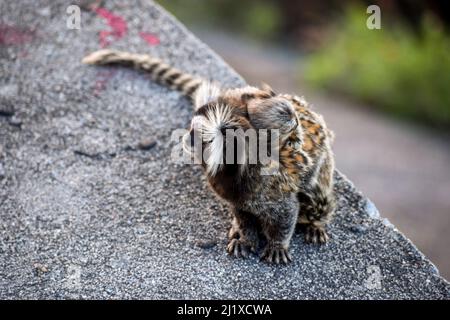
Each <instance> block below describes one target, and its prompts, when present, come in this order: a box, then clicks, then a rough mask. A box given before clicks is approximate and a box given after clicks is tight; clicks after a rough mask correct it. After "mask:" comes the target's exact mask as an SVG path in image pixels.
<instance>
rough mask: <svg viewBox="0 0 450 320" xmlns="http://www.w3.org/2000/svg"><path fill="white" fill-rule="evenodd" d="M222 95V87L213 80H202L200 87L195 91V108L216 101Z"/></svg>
mask: <svg viewBox="0 0 450 320" xmlns="http://www.w3.org/2000/svg"><path fill="white" fill-rule="evenodd" d="M219 96H220V88H219V87H218V86H217V85H215V84H213V83H211V82H207V81H205V82H202V84H201V85H200V87H198V89H197V90H196V91H195V93H194V108H195V110H197V109H198V108H200V107H202V106H204V105H205V104H207V103H209V102H213V101H216V100H217V98H219Z"/></svg>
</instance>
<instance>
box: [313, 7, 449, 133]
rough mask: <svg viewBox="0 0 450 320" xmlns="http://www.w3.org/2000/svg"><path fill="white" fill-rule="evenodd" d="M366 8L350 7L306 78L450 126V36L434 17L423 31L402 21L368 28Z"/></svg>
mask: <svg viewBox="0 0 450 320" xmlns="http://www.w3.org/2000/svg"><path fill="white" fill-rule="evenodd" d="M367 17H368V15H366V14H365V8H359V7H353V8H350V9H349V10H348V12H347V14H346V15H345V17H344V19H343V20H342V22H341V23H340V24H338V25H337V26H336V27H335V28H334V30H333V32H332V33H331V34H330V35H329V38H328V39H327V41H325V42H324V43H325V44H324V46H323V47H322V48H321V49H319V50H318V51H317V52H315V53H313V54H312V55H311V56H310V57H309V59H308V61H307V64H306V70H305V72H306V73H305V77H306V80H307V81H308V82H309V83H311V84H313V85H315V86H318V87H322V88H326V89H332V90H336V91H338V92H341V93H344V94H347V95H350V96H352V97H356V98H357V99H360V100H362V101H364V102H369V103H371V104H372V105H374V106H377V107H380V108H382V109H384V110H386V111H387V112H389V113H392V114H394V115H397V116H400V117H406V118H409V119H414V120H418V121H419V122H425V123H428V124H432V125H437V126H443V127H446V128H449V127H450V38H449V37H448V35H447V34H445V32H444V31H443V30H442V29H441V28H440V26H439V25H438V24H437V23H436V21H434V20H433V19H432V18H431V17H427V18H426V19H424V21H423V23H422V26H421V29H420V32H419V35H417V33H413V32H412V31H411V30H409V29H408V28H406V27H404V26H402V25H399V24H396V25H394V24H392V25H387V23H386V24H385V22H384V19H385V18H386V17H383V16H382V29H381V30H370V29H368V28H367V27H366V19H367Z"/></svg>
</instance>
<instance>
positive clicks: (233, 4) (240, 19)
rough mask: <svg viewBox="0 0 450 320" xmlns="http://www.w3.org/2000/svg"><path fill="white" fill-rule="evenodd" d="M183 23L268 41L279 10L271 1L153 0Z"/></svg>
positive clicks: (275, 28)
mask: <svg viewBox="0 0 450 320" xmlns="http://www.w3.org/2000/svg"><path fill="white" fill-rule="evenodd" d="M157 2H159V3H160V4H161V5H162V6H163V7H164V8H165V9H167V10H169V11H170V12H171V13H172V14H173V15H175V16H176V17H177V19H179V20H180V21H182V22H183V23H185V24H187V25H204V26H208V25H209V26H213V27H214V28H216V29H217V28H219V27H224V28H226V29H228V30H230V31H233V32H236V33H240V34H244V35H247V36H249V37H250V38H255V39H257V40H262V41H268V40H271V39H273V38H274V37H275V36H277V34H278V33H279V30H280V26H281V18H282V17H281V13H280V9H279V7H278V6H277V5H276V3H274V2H272V1H262V0H247V1H240V2H238V1H228V0H215V1H211V0H157Z"/></svg>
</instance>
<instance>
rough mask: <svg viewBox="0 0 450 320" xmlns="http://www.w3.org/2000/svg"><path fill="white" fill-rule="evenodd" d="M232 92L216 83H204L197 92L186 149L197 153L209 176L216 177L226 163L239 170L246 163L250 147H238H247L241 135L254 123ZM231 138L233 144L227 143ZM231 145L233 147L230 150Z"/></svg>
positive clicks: (184, 140) (185, 138)
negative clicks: (228, 148) (222, 89)
mask: <svg viewBox="0 0 450 320" xmlns="http://www.w3.org/2000/svg"><path fill="white" fill-rule="evenodd" d="M229 93H230V91H226V90H225V91H221V90H220V88H219V87H218V86H216V85H214V84H211V83H203V84H202V85H201V86H200V87H199V89H198V90H197V91H196V92H195V93H194V97H193V100H194V105H195V112H194V116H193V118H192V120H191V125H190V129H189V132H188V133H187V134H186V135H185V136H184V137H183V147H184V149H185V150H186V151H187V152H189V153H191V154H193V155H194V157H195V158H196V159H197V160H198V161H199V162H200V163H201V164H202V166H203V167H204V168H205V170H206V173H207V175H209V176H215V175H216V174H217V173H218V172H219V171H220V170H222V169H223V168H224V167H225V166H228V168H230V167H233V168H237V169H239V171H240V172H241V171H242V170H243V169H244V168H245V166H246V158H247V156H246V152H247V149H244V150H242V149H239V148H238V146H244V148H245V142H244V143H242V141H243V139H245V137H243V135H242V134H243V133H244V132H245V131H246V130H248V129H251V125H250V123H249V121H248V119H247V118H246V112H244V111H243V109H242V108H240V107H239V106H237V105H236V103H235V99H234V95H230V94H229ZM228 139H233V140H234V141H233V144H228V143H227V142H229V141H228ZM238 140H239V142H241V144H239V143H238ZM229 146H232V148H233V149H232V150H227V147H229ZM227 151H228V152H227Z"/></svg>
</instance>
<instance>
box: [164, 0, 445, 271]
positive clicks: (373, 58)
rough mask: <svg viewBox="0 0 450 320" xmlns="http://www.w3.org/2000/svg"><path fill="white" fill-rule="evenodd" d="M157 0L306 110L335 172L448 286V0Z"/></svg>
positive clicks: (254, 78)
mask: <svg viewBox="0 0 450 320" xmlns="http://www.w3.org/2000/svg"><path fill="white" fill-rule="evenodd" d="M158 2H159V3H160V4H161V5H162V6H164V7H165V8H166V9H167V10H168V11H170V12H172V13H173V14H174V15H175V16H176V17H177V18H178V19H179V20H181V21H182V22H183V23H184V24H186V25H187V26H188V27H189V28H190V29H191V30H192V31H193V32H194V33H195V34H196V35H197V36H198V37H199V38H200V39H201V40H203V41H204V42H205V43H207V44H208V45H209V46H210V47H212V48H213V49H214V50H215V51H216V52H217V53H218V54H219V55H221V56H222V57H223V58H224V59H225V60H226V61H227V62H228V63H229V64H230V65H231V66H232V67H233V68H234V69H235V70H236V71H237V72H238V73H240V74H241V75H242V76H243V77H244V78H245V79H246V80H247V81H248V82H249V83H250V84H254V85H259V84H260V83H261V81H264V82H267V83H269V84H270V85H272V87H273V88H274V89H275V90H277V91H279V92H287V93H296V94H298V95H304V96H305V97H306V99H307V100H308V101H310V102H312V103H313V104H314V108H315V109H316V110H317V111H318V112H320V113H322V114H323V115H324V116H325V119H326V121H327V123H328V125H329V127H331V128H332V129H333V130H334V131H335V133H336V140H335V144H334V151H335V154H336V161H337V167H338V169H339V170H340V171H341V172H342V173H344V174H345V175H346V176H347V177H348V178H349V179H350V180H352V181H353V182H354V183H355V185H356V186H357V188H358V189H359V190H361V191H362V192H363V193H364V194H365V195H367V196H368V197H369V198H370V199H371V200H372V201H373V202H374V203H375V204H376V206H377V207H378V209H379V211H380V212H381V215H382V216H383V217H386V218H388V219H389V220H390V221H391V222H392V223H393V224H395V226H396V227H397V228H398V229H399V230H400V231H401V232H403V233H404V234H405V235H406V236H407V237H408V238H410V239H411V240H412V241H413V242H414V243H415V244H416V245H417V246H418V247H419V249H421V251H422V252H424V253H425V254H426V255H427V256H428V257H429V258H430V259H431V260H432V261H433V262H434V263H435V264H436V266H437V267H438V268H439V270H440V272H441V274H442V275H443V276H444V277H446V278H447V279H450V259H449V252H450V250H449V248H450V235H449V234H450V230H449V229H450V219H449V217H450V169H449V166H450V144H449V141H450V139H449V138H450V134H449V133H450V130H449V129H450V37H449V26H450V8H449V7H450V5H449V2H446V1H414V0H409V1H408V0H403V1H400V0H397V1H394V0H392V1H387V0H386V1H374V0H373V1H370V2H369V1H362V0H360V1H357V0H355V1H345V2H344V1H338V0H333V1H312V0H297V1H291V0H278V1H275V0H248V1H237V0H215V1H209V0H159V1H158ZM371 4H376V5H378V6H379V7H380V10H381V29H379V30H377V29H373V30H371V29H368V28H367V25H366V21H367V19H368V18H369V16H370V14H368V13H366V10H367V7H368V6H369V5H371Z"/></svg>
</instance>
